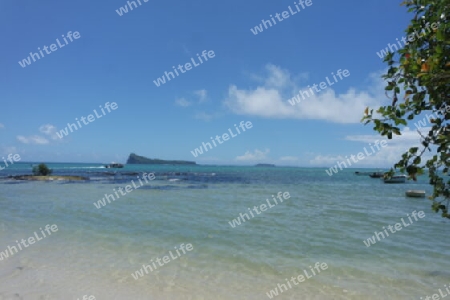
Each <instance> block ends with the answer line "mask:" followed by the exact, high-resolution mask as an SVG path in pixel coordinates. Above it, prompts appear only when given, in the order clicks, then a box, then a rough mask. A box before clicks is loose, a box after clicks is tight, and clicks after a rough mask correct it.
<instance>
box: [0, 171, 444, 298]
mask: <svg viewBox="0 0 450 300" xmlns="http://www.w3.org/2000/svg"><path fill="white" fill-rule="evenodd" d="M49 166H50V167H51V168H53V169H54V172H55V174H73V175H82V176H89V177H90V178H91V180H90V181H88V182H78V183H75V182H57V181H54V182H18V181H12V180H10V179H7V178H5V176H6V175H15V174H24V173H29V171H30V166H29V165H27V164H17V165H15V166H12V167H11V168H9V169H7V170H5V171H3V172H0V177H2V176H3V179H2V180H0V220H1V222H0V252H1V251H5V250H6V249H7V247H8V246H13V245H16V242H15V241H16V240H19V239H22V238H28V237H30V236H33V234H34V232H35V231H36V232H40V230H39V228H41V227H42V228H44V226H45V225H46V224H49V225H52V224H56V225H57V226H58V231H57V232H55V233H52V235H50V236H47V237H46V238H44V239H43V240H40V241H38V242H36V243H35V244H33V245H30V246H29V247H27V248H24V249H23V250H22V251H19V252H18V253H17V254H14V255H12V256H10V257H8V258H6V259H3V260H2V261H0V277H1V280H0V282H1V283H0V299H77V298H80V299H81V298H82V296H83V295H94V296H95V297H96V299H268V296H267V295H266V292H269V291H270V290H271V289H275V287H277V284H279V283H280V284H282V283H285V284H286V280H285V279H286V278H291V277H292V276H294V277H297V276H298V275H300V274H304V270H307V271H308V272H309V273H311V272H310V268H309V266H314V264H315V263H316V262H320V263H322V262H324V263H326V264H327V265H328V269H326V270H323V271H321V272H320V274H317V275H316V276H313V277H312V278H310V279H307V280H305V281H304V282H302V283H300V284H299V285H293V284H292V288H290V289H288V290H287V291H284V292H283V293H282V294H281V295H280V296H278V297H276V298H277V299H362V298H364V299H419V298H420V297H425V296H426V295H431V294H433V293H437V290H438V289H439V288H444V285H445V284H449V283H450V271H448V270H449V267H450V262H449V261H448V255H449V253H450V251H449V250H448V243H447V241H446V239H445V237H446V233H447V231H448V226H449V224H448V222H447V221H446V220H444V219H442V218H441V217H440V216H439V215H435V214H434V213H432V212H431V210H430V201H429V200H427V199H424V198H405V196H404V193H405V191H406V190H407V189H423V190H426V191H427V194H430V192H431V187H430V186H429V185H428V184H426V179H425V178H423V179H421V181H419V183H406V184H392V185H388V184H384V183H382V182H381V180H380V179H371V178H369V177H366V176H355V175H354V174H353V173H354V171H355V170H344V171H341V172H339V173H338V174H335V175H333V176H332V177H330V176H328V175H327V174H326V173H325V169H309V168H279V167H276V168H256V167H214V166H142V165H140V166H126V167H125V168H124V169H119V170H111V169H104V168H101V167H100V165H96V164H91V165H82V164H78V165H75V164H53V165H51V164H50V165H49ZM114 171H117V172H118V174H115V175H114V174H113V173H110V172H114ZM134 172H137V174H134ZM142 172H155V174H156V180H154V181H150V182H149V183H148V184H146V185H145V186H143V187H140V188H138V189H136V190H134V189H133V191H132V192H130V193H128V194H127V195H125V196H121V197H120V198H119V199H117V200H116V201H113V202H111V203H110V204H107V205H106V206H104V207H101V208H100V209H97V208H96V207H95V206H94V204H93V203H94V202H96V201H98V200H100V199H101V198H103V197H104V195H105V193H107V194H112V193H113V189H115V190H116V191H117V190H118V188H119V187H125V186H126V185H127V184H130V183H131V180H135V181H136V177H137V176H141V175H142ZM120 174H122V175H120ZM124 174H125V175H124ZM278 192H289V194H290V196H291V197H290V198H289V199H286V200H284V201H283V202H282V203H279V204H278V205H275V206H274V207H271V208H268V209H267V210H266V211H264V212H261V214H259V215H258V214H256V213H255V214H254V215H255V216H254V217H253V218H250V220H247V221H246V222H245V223H243V224H242V225H238V226H236V227H235V228H233V227H232V226H230V224H229V223H228V222H229V221H232V220H233V219H235V218H237V217H238V216H239V214H240V213H248V209H247V208H251V207H253V206H255V205H256V206H260V205H261V204H264V203H267V202H266V199H270V200H269V201H272V202H271V203H272V204H273V200H271V199H272V197H271V195H276V194H277V193H278ZM414 210H416V211H421V210H422V211H424V213H425V217H424V218H423V219H420V218H419V219H418V221H414V220H413V221H414V222H412V223H411V224H410V226H408V227H404V228H403V229H402V230H401V231H398V232H396V233H393V234H390V236H389V237H386V238H385V239H382V240H381V241H377V242H376V244H374V245H372V246H370V247H367V246H366V245H365V244H364V243H363V240H366V239H367V238H370V237H371V236H372V235H373V234H374V231H381V230H382V227H383V226H388V225H394V224H395V223H400V222H401V218H404V220H405V221H406V222H408V221H407V214H411V212H412V211H414ZM183 243H184V244H188V243H190V244H192V245H193V250H192V251H189V252H186V254H183V255H181V256H180V257H178V258H177V259H174V260H171V261H170V262H168V263H167V264H165V265H164V266H162V267H158V268H157V269H156V270H154V271H153V272H149V274H145V275H144V276H143V277H141V278H139V279H137V280H135V279H134V278H133V277H132V276H131V274H132V273H134V272H135V271H137V270H139V269H140V268H141V267H142V265H143V264H146V265H147V264H150V261H151V259H153V260H155V259H156V258H157V257H160V258H163V257H164V256H165V255H168V253H169V251H171V250H172V251H174V247H179V246H180V244H183ZM20 297H22V298H20Z"/></svg>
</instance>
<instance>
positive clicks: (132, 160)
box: [127, 153, 197, 165]
mask: <svg viewBox="0 0 450 300" xmlns="http://www.w3.org/2000/svg"><path fill="white" fill-rule="evenodd" d="M127 164H129V165H133V164H142V165H196V164H197V163H196V162H195V161H186V160H163V159H152V158H147V157H144V156H139V155H137V154H135V153H131V154H130V156H129V157H128V160H127Z"/></svg>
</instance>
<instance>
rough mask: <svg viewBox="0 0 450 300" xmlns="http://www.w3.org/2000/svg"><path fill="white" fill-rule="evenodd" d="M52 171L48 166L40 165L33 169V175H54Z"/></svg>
mask: <svg viewBox="0 0 450 300" xmlns="http://www.w3.org/2000/svg"><path fill="white" fill-rule="evenodd" d="M52 172H53V171H52V170H50V169H49V168H48V167H47V165H46V164H39V165H38V166H35V167H33V175H35V176H47V175H50V174H52Z"/></svg>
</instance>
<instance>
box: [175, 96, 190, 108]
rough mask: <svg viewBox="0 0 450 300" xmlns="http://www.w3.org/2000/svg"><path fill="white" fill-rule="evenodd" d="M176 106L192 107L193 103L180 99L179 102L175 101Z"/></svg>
mask: <svg viewBox="0 0 450 300" xmlns="http://www.w3.org/2000/svg"><path fill="white" fill-rule="evenodd" d="M175 104H176V105H178V106H181V107H188V106H190V105H191V102H189V101H187V100H186V99H184V98H179V99H177V100H175Z"/></svg>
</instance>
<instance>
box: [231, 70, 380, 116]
mask: <svg viewBox="0 0 450 300" xmlns="http://www.w3.org/2000/svg"><path fill="white" fill-rule="evenodd" d="M266 71H267V73H268V74H267V76H266V78H265V81H264V84H263V85H262V86H258V87H256V88H250V89H240V88H238V87H237V86H236V85H231V86H230V87H229V89H228V97H227V98H226V99H225V101H224V104H225V105H226V106H227V107H228V108H229V109H230V110H231V111H232V112H234V113H235V114H238V115H253V116H260V117H265V118H274V119H316V120H326V121H330V122H335V123H359V122H360V120H361V118H362V116H363V113H364V110H365V108H366V107H367V106H369V107H377V106H380V104H381V102H382V100H385V99H386V98H385V95H384V90H383V89H381V90H380V91H379V94H376V95H375V94H374V93H373V92H374V89H373V88H370V87H369V88H367V91H358V90H356V89H354V88H348V89H347V91H346V92H345V93H341V94H336V92H335V91H334V90H333V86H331V85H330V87H328V88H327V89H325V90H321V91H320V92H315V93H314V94H313V93H311V92H309V95H310V96H309V97H305V99H304V100H302V101H301V102H300V103H296V104H295V105H291V104H290V103H289V102H288V100H289V99H290V98H292V97H293V96H295V95H296V94H298V93H299V91H306V90H307V89H308V87H307V86H305V85H303V86H300V85H299V84H298V80H297V79H292V78H291V77H292V76H291V75H290V73H289V71H287V70H283V69H281V68H280V67H278V66H274V65H271V64H269V65H267V66H266ZM331 71H334V72H336V70H330V73H329V74H324V75H323V80H322V81H324V82H325V81H326V77H327V76H328V77H329V78H331V80H330V81H333V79H332V75H331ZM350 76H351V73H350ZM253 78H258V76H253ZM342 78H343V79H342V80H340V81H338V82H334V84H336V85H341V87H342V86H344V87H345V86H346V83H345V77H342ZM338 80H339V78H338ZM259 81H261V80H259ZM302 81H303V80H302ZM369 81H370V82H371V85H372V86H373V85H376V86H379V85H381V83H380V82H382V79H378V78H377V77H376V76H375V75H373V74H371V75H369ZM319 83H320V82H315V83H314V82H310V83H309V85H310V86H312V85H313V84H319ZM334 84H333V85H334Z"/></svg>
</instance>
